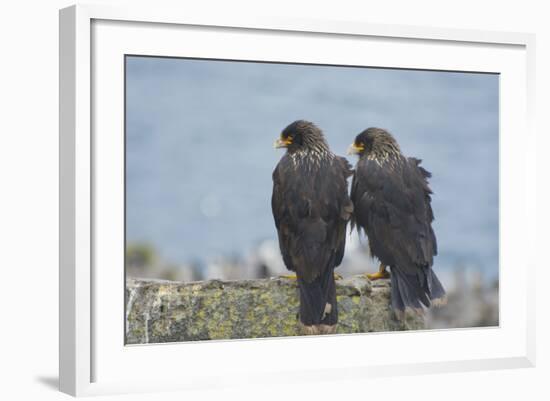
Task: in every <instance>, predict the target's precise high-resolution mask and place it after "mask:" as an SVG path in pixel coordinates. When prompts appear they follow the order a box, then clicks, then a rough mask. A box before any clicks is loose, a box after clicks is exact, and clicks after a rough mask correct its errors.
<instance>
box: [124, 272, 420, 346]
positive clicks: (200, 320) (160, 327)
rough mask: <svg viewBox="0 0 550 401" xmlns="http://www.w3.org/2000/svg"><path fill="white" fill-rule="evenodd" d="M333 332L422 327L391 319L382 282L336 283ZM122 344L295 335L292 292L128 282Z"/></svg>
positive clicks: (287, 283)
mask: <svg viewBox="0 0 550 401" xmlns="http://www.w3.org/2000/svg"><path fill="white" fill-rule="evenodd" d="M336 295H337V301H338V308H339V324H338V330H337V332H338V333H365V332H372V331H394V330H414V329H421V328H424V319H423V318H422V317H421V316H416V315H412V314H411V315H407V316H406V317H405V319H404V320H402V321H400V320H397V319H396V318H395V316H394V314H393V312H392V311H391V308H390V305H389V297H390V284H389V281H388V280H379V281H376V282H374V283H371V281H369V280H367V279H366V278H364V277H363V276H354V277H350V278H346V279H342V280H338V281H337V282H336ZM126 313H127V322H126V342H127V344H144V343H163V342H176V341H195V340H218V339H237V338H260V337H281V336H295V335H299V329H298V288H297V284H296V282H295V281H293V280H288V279H283V278H272V279H261V280H245V281H220V280H210V281H201V282H193V283H181V282H174V281H158V280H145V279H128V280H127V287H126Z"/></svg>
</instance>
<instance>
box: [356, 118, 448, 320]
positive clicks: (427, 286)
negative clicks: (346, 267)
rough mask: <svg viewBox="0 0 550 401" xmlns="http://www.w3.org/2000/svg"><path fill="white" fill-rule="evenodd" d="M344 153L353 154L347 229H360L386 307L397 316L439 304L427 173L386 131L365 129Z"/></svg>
mask: <svg viewBox="0 0 550 401" xmlns="http://www.w3.org/2000/svg"><path fill="white" fill-rule="evenodd" d="M348 153H353V154H358V155H359V161H358V162H357V165H356V167H355V174H354V177H353V181H352V188H351V199H352V201H353V205H354V213H353V216H352V227H353V226H357V230H358V231H360V230H361V229H363V230H364V231H365V233H366V235H367V237H368V240H369V248H370V251H371V255H372V256H375V257H376V258H378V259H379V260H380V262H381V263H380V269H379V271H378V273H375V274H370V275H367V276H368V277H369V278H370V279H373V280H375V279H379V278H386V277H388V276H389V274H388V272H386V267H387V266H389V267H390V269H391V287H392V290H391V303H392V307H393V309H394V310H395V311H396V312H397V314H398V315H401V314H402V312H403V311H404V310H405V309H406V308H412V309H414V310H416V311H418V312H420V311H422V310H423V308H422V305H424V306H426V307H429V306H430V305H432V304H435V305H438V304H441V303H444V302H445V299H446V297H445V290H444V289H443V286H442V285H441V283H440V281H439V279H438V278H437V276H436V275H435V273H434V272H433V270H432V266H433V261H434V256H435V255H437V241H436V237H435V233H434V231H433V229H432V221H433V220H434V215H433V211H432V207H431V195H432V191H431V190H430V187H429V186H428V178H430V177H431V174H430V173H429V172H428V171H426V170H425V169H424V168H423V167H421V166H420V162H421V160H419V159H416V158H414V157H405V156H404V155H403V154H402V153H401V149H400V148H399V145H398V144H397V142H396V140H395V139H394V137H393V136H392V135H391V134H390V133H389V132H388V131H386V130H383V129H380V128H368V129H366V130H365V131H363V132H361V133H360V134H359V135H357V137H356V138H355V141H354V143H353V144H352V145H351V146H350V151H349V152H348Z"/></svg>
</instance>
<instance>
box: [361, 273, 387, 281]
mask: <svg viewBox="0 0 550 401" xmlns="http://www.w3.org/2000/svg"><path fill="white" fill-rule="evenodd" d="M365 276H367V278H368V279H369V280H380V279H382V278H390V273H388V272H387V271H383V272H376V273H372V274H368V273H367V274H365Z"/></svg>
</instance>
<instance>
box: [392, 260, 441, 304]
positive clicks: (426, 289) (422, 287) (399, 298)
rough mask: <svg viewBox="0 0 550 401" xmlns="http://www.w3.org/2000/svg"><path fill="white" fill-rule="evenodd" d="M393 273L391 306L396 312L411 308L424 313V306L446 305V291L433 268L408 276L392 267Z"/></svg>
mask: <svg viewBox="0 0 550 401" xmlns="http://www.w3.org/2000/svg"><path fill="white" fill-rule="evenodd" d="M391 273H392V274H391V304H392V308H393V309H394V310H395V311H400V312H402V311H404V310H405V309H407V308H410V309H413V310H415V311H416V312H422V311H423V306H425V307H430V306H431V305H432V304H433V305H434V306H440V305H442V304H444V303H445V300H446V295H445V290H444V289H443V286H442V285H441V282H440V281H439V279H438V278H437V276H436V275H435V273H434V272H433V270H432V269H431V268H429V267H428V268H426V269H425V270H424V271H420V272H419V274H407V273H405V272H403V271H402V270H401V269H399V268H397V267H392V268H391Z"/></svg>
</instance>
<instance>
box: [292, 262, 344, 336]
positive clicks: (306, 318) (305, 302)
mask: <svg viewBox="0 0 550 401" xmlns="http://www.w3.org/2000/svg"><path fill="white" fill-rule="evenodd" d="M298 287H299V289H300V322H301V323H302V324H303V325H304V326H319V325H326V326H334V325H335V324H336V323H337V322H338V307H337V304H336V282H335V281H334V271H333V269H331V268H327V269H325V271H324V272H323V273H321V275H320V276H318V277H316V278H315V279H314V280H312V281H311V282H307V281H306V280H303V279H301V278H298Z"/></svg>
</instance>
